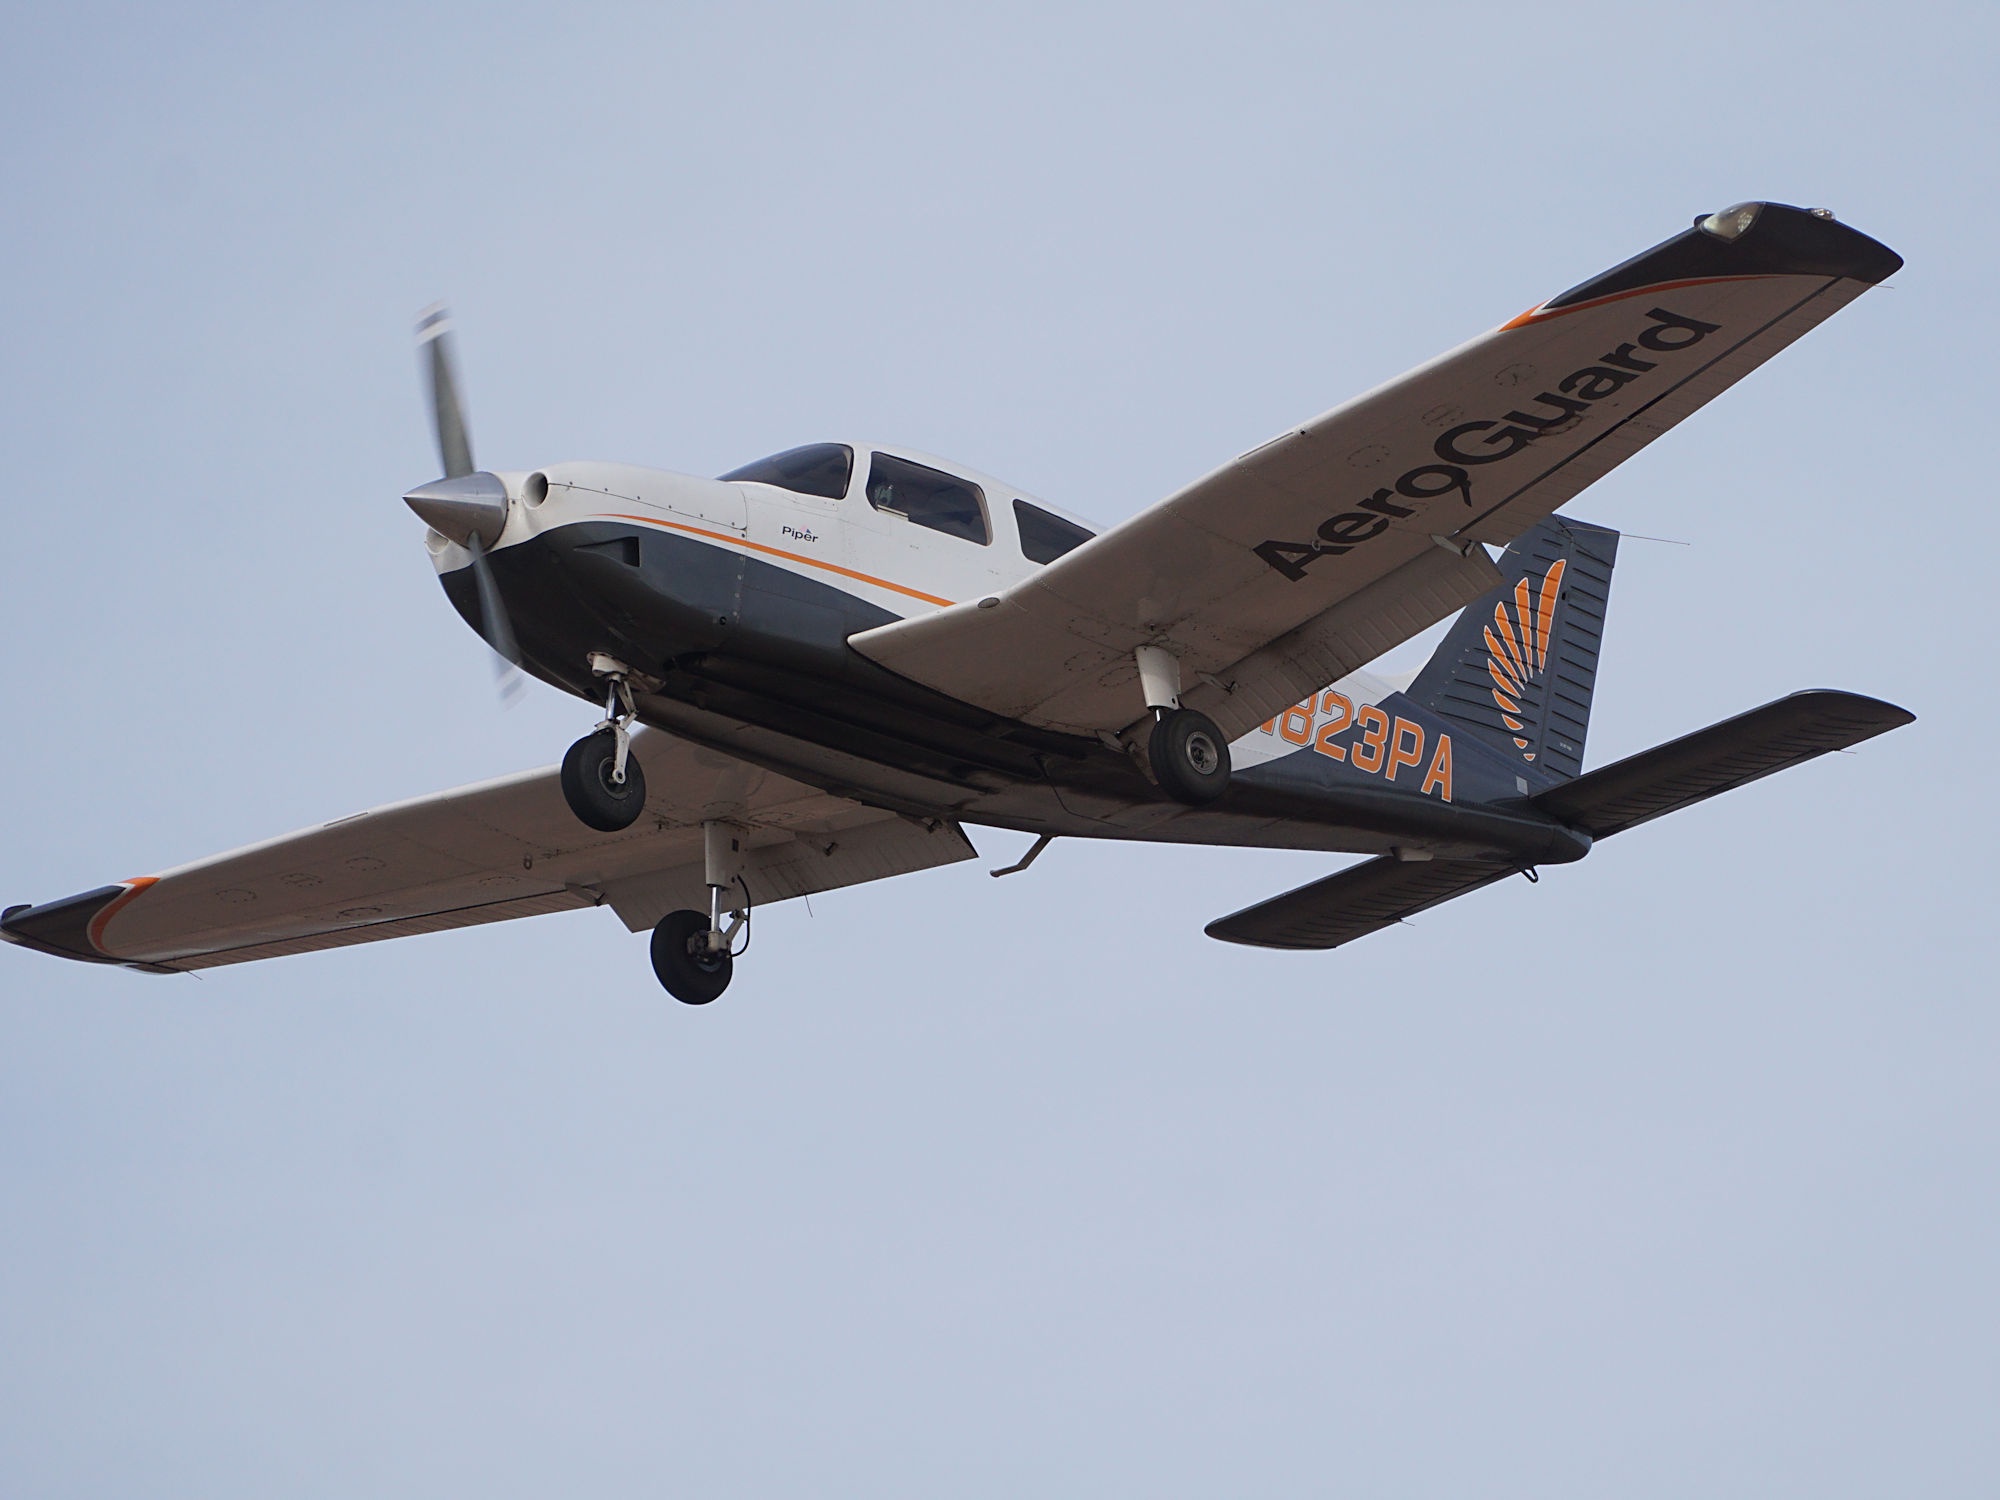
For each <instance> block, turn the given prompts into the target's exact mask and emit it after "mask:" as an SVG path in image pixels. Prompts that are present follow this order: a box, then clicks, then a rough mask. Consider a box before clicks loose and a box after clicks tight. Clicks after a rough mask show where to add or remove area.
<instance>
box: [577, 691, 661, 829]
mask: <svg viewBox="0 0 2000 1500" xmlns="http://www.w3.org/2000/svg"><path fill="white" fill-rule="evenodd" d="M636 717H637V714H636V713H635V711H634V710H633V707H632V689H631V688H630V687H628V686H627V685H626V682H625V678H624V676H623V674H622V673H621V674H618V675H615V676H611V677H610V679H609V685H608V687H607V688H606V691H605V695H604V720H603V722H602V723H600V724H599V725H598V726H597V727H596V728H595V729H593V730H592V731H591V732H590V733H589V734H586V735H585V736H584V737H583V738H582V739H580V740H578V741H577V742H576V743H575V744H574V745H571V746H570V747H569V753H568V754H567V755H565V756H563V763H562V778H561V779H562V791H563V800H564V801H565V802H567V803H569V810H570V811H571V812H573V813H575V814H576V816H577V821H579V822H580V823H582V824H583V825H584V826H585V827H586V828H595V829H596V830H597V831H598V832H599V833H617V832H618V831H619V830H620V829H624V828H630V827H631V826H632V825H633V824H634V823H635V822H637V821H638V818H639V814H640V813H642V812H644V811H645V810H646V772H645V770H644V768H642V767H641V766H640V764H639V762H637V761H636V760H634V759H633V758H632V721H633V719H634V718H636Z"/></svg>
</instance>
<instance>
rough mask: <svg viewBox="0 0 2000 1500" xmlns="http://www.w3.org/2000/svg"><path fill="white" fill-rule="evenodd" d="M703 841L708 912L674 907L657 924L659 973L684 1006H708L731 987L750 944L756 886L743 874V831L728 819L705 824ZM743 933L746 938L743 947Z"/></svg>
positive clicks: (655, 954) (656, 968)
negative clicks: (738, 959) (740, 941)
mask: <svg viewBox="0 0 2000 1500" xmlns="http://www.w3.org/2000/svg"><path fill="white" fill-rule="evenodd" d="M701 842H702V860H703V864H704V865H705V866H706V873H707V878H708V913H707V915H705V916H704V915H703V914H702V913H701V912H698V911H670V912H668V913H667V914H666V915H665V916H664V917H662V918H660V921H659V925H658V926H656V927H654V929H653V973H654V975H655V976H657V977H658V979H659V981H660V984H661V985H662V987H664V988H665V990H666V992H667V993H668V994H669V995H672V996H673V997H674V998H675V999H676V1000H678V1001H680V1002H681V1003H682V1004H683V1005H706V1004H708V1002H709V1001H711V1000H713V999H715V998H716V997H717V996H719V995H720V994H721V993H722V992H723V991H724V990H726V989H728V988H729V980H730V976H731V974H732V973H733V971H734V969H735V965H736V957H737V955H738V954H739V953H747V952H748V951H749V948H750V933H749V927H750V887H749V886H748V885H747V884H746V883H745V882H744V879H743V840H742V836H741V835H740V834H739V833H737V831H736V830H734V829H732V828H730V827H728V826H727V825H726V824H722V823H704V824H702V825H701ZM725 911H726V912H727V914H728V917H729V925H728V926H726V927H725V926H724V925H723V920H722V919H723V916H724V913H725ZM738 934H741V935H742V937H743V947H742V948H740V949H739V948H737V946H736V938H737V936H738Z"/></svg>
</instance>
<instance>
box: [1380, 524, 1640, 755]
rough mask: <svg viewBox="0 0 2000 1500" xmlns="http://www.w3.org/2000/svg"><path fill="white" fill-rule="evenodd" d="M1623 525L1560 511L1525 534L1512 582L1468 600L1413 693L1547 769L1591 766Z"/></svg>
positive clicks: (1509, 553) (1501, 562) (1511, 551)
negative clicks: (1590, 733)
mask: <svg viewBox="0 0 2000 1500" xmlns="http://www.w3.org/2000/svg"><path fill="white" fill-rule="evenodd" d="M1617 558H1618V533H1617V532H1615V531H1613V530H1611V529H1610V528H1609V527H1604V526H1592V525H1590V524H1589V523H1588V522H1585V521H1573V520H1570V519H1569V518H1568V517H1566V516H1551V517H1549V519H1548V520H1546V521H1544V522H1542V524H1541V525H1539V526H1537V527H1535V528H1534V529H1533V530H1532V531H1528V532H1525V533H1523V534H1522V535H1521V536H1519V537H1516V538H1515V539H1514V541H1513V542H1512V544H1510V545H1509V546H1508V548H1507V550H1506V551H1505V552H1503V553H1501V555H1500V557H1499V559H1498V566H1499V568H1500V571H1501V573H1502V575H1504V576H1505V578H1506V580H1507V581H1506V582H1505V583H1504V584H1502V585H1501V586H1500V587H1499V588H1497V589H1495V590H1494V591H1493V592H1492V593H1490V594H1488V595H1487V596H1486V597H1485V598H1483V599H1480V600H1477V601H1476V602H1474V603H1472V604H1469V605H1467V606H1466V608H1465V611H1464V613H1462V614H1461V615H1460V616H1459V617H1458V619H1457V620H1456V621H1455V622H1454V623H1453V625H1452V627H1451V630H1450V632H1449V633H1448V634H1447V635H1446V636H1445V638H1444V644H1442V645H1441V646H1439V647H1438V649H1437V653H1436V654H1435V655H1434V656H1432V657H1431V659H1430V661H1429V662H1427V663H1426V664H1425V665H1424V669H1423V671H1421V672H1419V673H1418V674H1417V679H1416V681H1415V682H1413V683H1412V684H1411V685H1410V697H1412V698H1413V699H1415V700H1416V701H1417V702H1418V703H1420V704H1422V705H1423V706H1424V707H1425V708H1428V709H1430V710H1431V711H1433V712H1434V713H1437V714H1439V715H1441V716H1442V717H1444V718H1447V719H1451V720H1454V721H1455V722H1457V723H1459V724H1462V725H1464V726H1465V727H1466V728H1468V729H1470V730H1473V731H1474V732H1476V733H1477V734H1479V735H1480V736H1481V737H1482V738H1484V739H1486V740H1488V741H1489V742H1491V743H1493V744H1495V745H1497V746H1499V747H1501V748H1502V749H1504V750H1506V751H1507V752H1509V753H1510V754H1514V755H1518V756H1519V757H1520V758H1521V759H1522V760H1523V761H1524V762H1526V763H1527V764H1529V765H1531V766H1533V767H1535V768H1536V769H1537V770H1540V771H1541V772H1543V773H1544V774H1546V775H1549V776H1557V777H1563V778H1568V777H1572V776H1576V775H1578V774H1579V773H1580V772H1581V771H1582V770H1583V740H1584V734H1585V731H1586V730H1588V729H1589V727H1590V696H1591V692H1592V690H1593V689H1594V688H1595V687H1596V685H1597V653H1598V648H1599V645H1600V643H1601V641H1602V639H1603V636H1604V611H1605V606H1606V605H1607V604H1608V603H1609V601H1610V597H1611V569H1612V566H1613V564H1614V563H1615V562H1616V561H1617Z"/></svg>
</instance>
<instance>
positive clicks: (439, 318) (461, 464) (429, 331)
mask: <svg viewBox="0 0 2000 1500" xmlns="http://www.w3.org/2000/svg"><path fill="white" fill-rule="evenodd" d="M417 356H418V359H419V360H420V361H421V362H422V364H423V369H424V374H425V376H426V377H427V384H428V388H429V392H430V398H431V424H432V428H433V430H434V431H435V432H436V434H437V446H438V458H439V459H440V460H442V461H443V463H444V476H445V477H444V478H443V479H438V480H433V481H432V482H431V483H429V484H424V485H419V486H417V488H415V489H414V490H411V491H410V492H409V493H408V494H407V495H405V496H404V497H403V500H404V503H405V504H407V505H408V506H409V507H410V509H411V510H413V511H415V512H416V513H417V514H418V515H419V516H421V517H422V518H423V519H424V520H425V521H426V522H428V523H429V524H430V525H431V526H432V527H433V528H434V529H435V530H436V531H437V532H439V533H440V534H441V535H443V536H446V537H449V538H450V539H451V540H452V541H454V542H457V543H458V544H459V545H460V546H461V547H463V548H465V550H466V551H467V552H469V553H471V554H472V582H473V587H474V588H475V589H476V590H477V591H478V599H479V633H480V635H481V636H483V637H484V638H485V640H486V644H487V645H489V646H491V647H492V648H493V654H494V658H495V660H494V664H493V666H494V674H495V679H496V682H497V685H498V687H499V689H500V700H501V702H502V703H511V702H512V701H513V700H514V698H515V696H516V695H517V694H519V692H520V690H521V680H522V672H521V647H520V643H519V642H518V641H516V640H515V638H514V622H513V621H512V620H510V619H509V618H508V616H507V602H506V600H505V599H503V598H502V597H501V594H500V584H499V581H498V580H497V579H496V578H495V577H494V576H493V564H492V563H491V562H490V561H489V560H488V558H487V555H486V549H487V547H488V545H489V544H490V543H492V542H497V541H498V540H499V539H500V533H501V531H503V530H504V529H505V528H506V525H507V487H506V486H505V485H504V484H502V483H501V482H500V480H499V479H497V478H496V477H495V476H493V475H491V474H485V473H481V472H479V471H478V470H476V469H474V468H473V466H472V438H471V436H470V434H468V433H467V431H466V428H465V403H464V400H463V398H462V397H461V396H460V394H459V379H458V351H457V348H456V340H455V339H454V338H453V337H452V332H451V314H450V313H449V312H447V311H446V310H445V306H444V304H443V303H441V302H440V303H435V304H433V305H432V306H430V307H427V308H425V309H424V311H423V312H422V313H421V314H419V315H418V318H417Z"/></svg>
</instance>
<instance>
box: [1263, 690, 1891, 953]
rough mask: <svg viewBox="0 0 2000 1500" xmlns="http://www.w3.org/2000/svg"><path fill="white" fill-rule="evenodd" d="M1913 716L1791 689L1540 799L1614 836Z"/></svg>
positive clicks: (1851, 698) (1831, 693)
mask: <svg viewBox="0 0 2000 1500" xmlns="http://www.w3.org/2000/svg"><path fill="white" fill-rule="evenodd" d="M1915 718H1916V715H1915V714H1913V713H1910V712H1909V711H1908V710H1907V709H1901V708H1898V707H1896V705H1895V704H1893V703H1884V702H1882V701H1881V700H1880V699H1878V698H1864V697H1862V696H1861V695H1860V694H1859V693H1842V692H1837V691H1835V690H1833V689H1830V688H1815V689H1812V690H1810V691H1808V692H1803V693H1793V694H1792V695H1791V696H1790V697H1786V698H1780V699H1778V701H1777V702H1775V703H1767V704H1765V705H1764V706H1763V707H1762V708H1753V709H1751V710H1750V712H1748V713H1747V714H1738V715H1737V716H1736V717H1735V718H1733V719H1724V720H1723V721H1722V722H1721V723H1720V724H1711V725H1709V727H1708V728H1706V729H1698V730H1696V731H1695V732H1694V733H1693V734H1689V735H1683V736H1682V737H1681V738H1680V739H1677V740H1670V741H1668V742H1667V743H1666V744H1664V745H1656V746H1654V747H1653V748H1652V749H1651V750H1642V751H1640V752H1639V753H1638V754H1637V755H1632V756H1627V757H1626V758H1625V759H1624V760H1621V761H1617V762H1615V763H1614V764H1612V765H1608V766H1604V767H1602V768H1601V769H1599V770H1595V771H1592V772H1590V773H1588V774H1587V775H1584V776H1579V777H1578V778H1577V779H1576V780H1574V781H1570V782H1565V783H1564V784H1563V785H1562V786H1559V787H1556V788H1555V789H1554V790H1553V791H1547V792H1543V793H1542V794H1541V795H1540V796H1538V797H1536V798H1534V799H1533V800H1534V805H1535V807H1536V808H1537V809H1539V810H1540V811H1542V812H1545V813H1548V814H1549V815H1550V816H1552V817H1556V818H1560V819H1562V821H1563V822H1565V823H1567V824H1569V825H1570V826H1571V827H1572V828H1580V829H1582V830H1583V831H1584V832H1585V833H1588V834H1589V835H1590V836H1591V837H1592V838H1600V839H1601V838H1608V837H1609V836H1610V835H1612V834H1614V833H1623V832H1624V831H1625V830H1626V829H1628V828H1633V827H1636V826H1638V825H1639V824H1641V823H1645V822H1648V821H1650V820H1651V819H1653V818H1657V817H1660V816H1661V815H1662V814H1665V813H1670V812H1677V811H1679V810H1680V809H1681V808H1683V807H1688V806H1691V805H1692V804H1694V803H1696V802H1700V801H1703V800H1705V799H1706V798H1709V797H1713V796H1715V795H1716V794H1717V793H1719V792H1726V791H1729V790H1730V789H1731V788H1732V787H1739V786H1743V785H1744V784H1746V783H1748V782H1752V781H1755V780H1757V779H1758V778H1759V777H1762V776H1769V775H1770V774H1772V772H1774V771H1782V770H1785V769H1786V768H1787V767H1789V766H1796V765H1798V764H1800V763H1801V762H1802V761H1808V760H1811V759H1813V758H1814V757H1815V756H1820V755H1824V754H1826V753H1827V752H1828V751H1829V750H1844V749H1846V748H1847V747H1848V746H1849V745H1858V744H1859V743H1861V741H1863V740H1867V739H1873V738H1874V737H1875V736H1876V735H1878V734H1886V733H1887V732H1888V731H1890V730H1891V729H1898V728H1901V727H1902V726H1903V725H1905V724H1908V723H1910V722H1912V721H1913V720H1914V719H1915ZM1280 899H1283V898H1280ZM1226 920H1234V919H1233V918H1230V919H1226Z"/></svg>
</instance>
